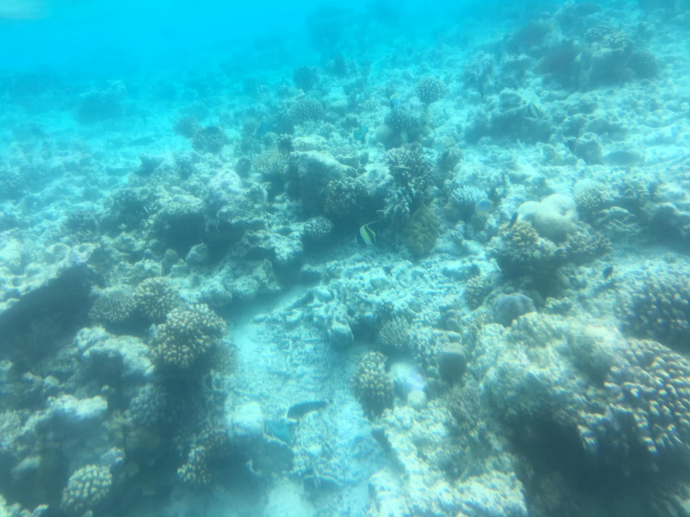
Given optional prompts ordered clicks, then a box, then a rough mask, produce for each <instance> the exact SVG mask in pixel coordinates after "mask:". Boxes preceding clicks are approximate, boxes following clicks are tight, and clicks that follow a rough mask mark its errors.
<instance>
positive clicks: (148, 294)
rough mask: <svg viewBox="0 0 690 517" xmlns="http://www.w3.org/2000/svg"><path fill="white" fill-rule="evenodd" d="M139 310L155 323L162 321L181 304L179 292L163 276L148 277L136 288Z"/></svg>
mask: <svg viewBox="0 0 690 517" xmlns="http://www.w3.org/2000/svg"><path fill="white" fill-rule="evenodd" d="M134 300H135V301H136V304H137V310H138V311H139V312H140V313H141V314H142V315H144V317H146V318H147V319H148V320H149V321H152V322H153V323H158V322H161V321H163V320H164V319H165V316H166V315H167V314H168V313H169V312H170V311H172V310H173V309H174V308H175V307H177V305H178V304H179V297H178V296H177V293H176V292H175V291H174V290H173V288H172V287H170V284H169V283H168V282H167V281H165V280H163V279H162V278H147V279H146V280H144V281H143V282H141V283H140V284H139V285H138V286H137V287H136V289H135V290H134Z"/></svg>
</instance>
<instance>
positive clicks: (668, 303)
mask: <svg viewBox="0 0 690 517" xmlns="http://www.w3.org/2000/svg"><path fill="white" fill-rule="evenodd" d="M633 278H634V277H633ZM688 300H690V282H689V281H688V275H687V273H686V272H685V270H682V269H676V268H668V269H667V270H661V271H650V272H647V273H645V274H644V276H643V277H642V278H639V279H637V278H635V279H634V280H632V282H631V283H630V285H629V286H628V289H626V290H624V291H622V292H621V295H620V304H619V306H618V309H619V311H618V312H619V317H620V318H621V320H623V322H624V328H625V329H626V330H627V331H629V332H630V333H631V334H633V335H635V336H638V337H649V338H652V339H655V340H657V341H659V342H661V343H663V344H665V345H666V346H669V347H671V348H676V349H678V350H682V351H685V350H687V347H688V344H689V343H690V304H689V303H688Z"/></svg>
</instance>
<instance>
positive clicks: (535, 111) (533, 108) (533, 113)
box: [527, 102, 544, 118]
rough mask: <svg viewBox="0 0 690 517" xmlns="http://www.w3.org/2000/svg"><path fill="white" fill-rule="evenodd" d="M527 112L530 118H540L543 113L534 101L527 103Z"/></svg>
mask: <svg viewBox="0 0 690 517" xmlns="http://www.w3.org/2000/svg"><path fill="white" fill-rule="evenodd" d="M527 113H528V114H529V116H530V117H532V118H542V117H543V116H544V114H543V113H542V111H541V108H540V107H539V106H537V105H536V104H535V103H534V102H530V103H529V104H528V105H527Z"/></svg>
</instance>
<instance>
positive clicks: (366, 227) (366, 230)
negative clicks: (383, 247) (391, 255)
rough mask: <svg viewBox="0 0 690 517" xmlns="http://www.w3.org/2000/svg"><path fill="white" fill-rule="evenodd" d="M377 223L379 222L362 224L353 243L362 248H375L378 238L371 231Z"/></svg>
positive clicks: (376, 234) (374, 232)
mask: <svg viewBox="0 0 690 517" xmlns="http://www.w3.org/2000/svg"><path fill="white" fill-rule="evenodd" d="M379 223H380V221H374V222H373V223H367V224H363V225H362V226H361V227H360V229H359V231H358V232H357V235H356V237H355V242H356V243H357V244H361V245H362V246H376V243H377V242H378V239H379V236H378V233H376V231H374V230H373V229H372V226H374V225H376V224H379Z"/></svg>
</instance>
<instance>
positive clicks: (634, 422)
mask: <svg viewBox="0 0 690 517" xmlns="http://www.w3.org/2000/svg"><path fill="white" fill-rule="evenodd" d="M624 357H625V362H624V363H622V364H620V365H616V366H613V367H612V368H611V369H610V372H609V375H608V377H607V378H606V381H605V382H604V387H605V388H606V391H607V395H608V397H609V398H610V402H609V404H608V406H607V409H606V412H604V413H603V414H598V413H588V414H586V415H584V417H583V418H584V422H583V424H582V425H580V426H579V427H578V429H579V431H580V437H581V439H582V442H583V445H584V446H585V448H586V449H587V450H588V451H589V452H591V453H596V452H597V450H598V448H599V447H600V446H601V445H602V442H603V441H606V446H608V447H612V448H614V449H616V450H620V451H622V452H624V453H625V454H626V455H627V454H628V451H629V450H630V449H631V448H632V447H634V446H635V445H637V446H638V447H642V448H643V449H644V450H646V451H647V452H648V453H649V455H650V458H651V460H652V462H655V461H656V460H657V459H659V460H661V459H663V460H674V459H676V460H677V459H683V458H685V459H687V458H688V457H689V456H688V455H689V454H690V403H689V402H688V397H690V362H688V361H687V360H686V359H685V358H683V357H682V356H680V355H678V354H676V353H675V352H673V351H671V350H669V349H668V348H666V347H665V346H663V345H660V344H659V343H656V342H654V341H631V342H630V347H629V348H628V349H626V350H625V351H624ZM631 440H632V441H631Z"/></svg>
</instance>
